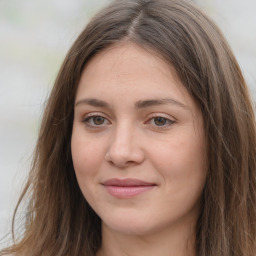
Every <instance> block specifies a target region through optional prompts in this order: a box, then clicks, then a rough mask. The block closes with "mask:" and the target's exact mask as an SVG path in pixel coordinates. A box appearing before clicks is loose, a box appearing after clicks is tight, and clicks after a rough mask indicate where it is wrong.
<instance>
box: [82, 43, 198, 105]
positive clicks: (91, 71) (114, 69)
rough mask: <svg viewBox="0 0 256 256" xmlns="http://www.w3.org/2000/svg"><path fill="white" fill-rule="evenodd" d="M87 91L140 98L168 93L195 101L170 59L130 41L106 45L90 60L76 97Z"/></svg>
mask: <svg viewBox="0 0 256 256" xmlns="http://www.w3.org/2000/svg"><path fill="white" fill-rule="evenodd" d="M86 94H93V95H92V96H96V97H97V96H100V97H107V96H108V95H111V96H112V98H113V97H124V98H127V97H128V96H129V97H130V98H131V99H136V100H137V101H138V100H143V99H141V97H145V98H152V97H157V98H166V97H167V96H168V95H169V96H172V97H178V98H179V100H181V99H182V100H183V101H185V102H186V101H188V102H189V105H190V104H191V102H192V101H193V100H192V98H191V96H190V95H189V93H188V92H187V90H186V89H185V87H184V86H183V84H182V83H181V81H180V80H179V78H178V76H177V74H176V71H175V69H174V67H173V66H172V65H171V64H170V63H167V62H166V61H165V60H164V59H163V58H161V57H160V56H159V55H158V54H156V53H155V52H154V51H152V50H148V49H144V48H142V47H140V46H138V45H136V44H134V43H130V42H124V43H118V44H115V45H113V46H111V47H109V48H107V49H104V50H103V51H101V52H99V53H98V54H97V55H95V56H94V57H93V58H92V59H91V60H90V61H89V62H88V63H87V65H86V66H85V68H84V70H83V73H82V76H81V79H80V82H79V86H78V91H77V98H80V97H81V96H83V95H84V96H85V95H86ZM90 96H91V95H90ZM126 96H127V97H126ZM136 97H137V98H136ZM185 102H184V103H185Z"/></svg>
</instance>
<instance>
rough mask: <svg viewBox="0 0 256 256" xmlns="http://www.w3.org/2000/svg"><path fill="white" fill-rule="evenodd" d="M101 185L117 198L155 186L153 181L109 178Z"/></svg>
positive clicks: (134, 194) (139, 192)
mask: <svg viewBox="0 0 256 256" xmlns="http://www.w3.org/2000/svg"><path fill="white" fill-rule="evenodd" d="M102 185H103V186H104V187H105V189H106V190H107V192H108V193H109V194H110V195H112V196H114V197H117V198H131V197H134V196H137V195H139V194H141V193H144V192H146V191H149V190H151V189H153V188H154V187H156V184H155V183H150V182H146V181H142V180H137V179H110V180H106V181H105V182H103V183H102Z"/></svg>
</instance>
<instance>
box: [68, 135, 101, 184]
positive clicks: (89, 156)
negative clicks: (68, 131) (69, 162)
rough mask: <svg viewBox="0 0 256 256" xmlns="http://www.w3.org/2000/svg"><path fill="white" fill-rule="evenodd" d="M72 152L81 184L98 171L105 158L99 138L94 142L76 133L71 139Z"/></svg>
mask: <svg viewBox="0 0 256 256" xmlns="http://www.w3.org/2000/svg"><path fill="white" fill-rule="evenodd" d="M71 153H72V159H73V165H74V169H75V173H76V176H77V180H78V183H79V184H81V183H86V181H88V179H90V178H92V177H93V176H95V175H96V174H97V173H98V170H99V169H100V166H101V164H102V161H103V159H104V152H103V149H102V146H101V144H100V143H97V140H96V141H94V143H92V142H90V140H88V139H86V138H83V137H82V136H78V135H77V134H76V133H74V134H73V135H72V139H71Z"/></svg>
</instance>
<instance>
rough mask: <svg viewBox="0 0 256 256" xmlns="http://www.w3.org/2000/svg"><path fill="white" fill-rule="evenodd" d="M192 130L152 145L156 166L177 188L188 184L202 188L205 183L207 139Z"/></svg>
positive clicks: (167, 180)
mask: <svg viewBox="0 0 256 256" xmlns="http://www.w3.org/2000/svg"><path fill="white" fill-rule="evenodd" d="M192 131H193V130H192ZM192 131H191V132H183V133H182V134H178V133H177V134H175V136H173V137H172V138H170V139H169V140H166V141H165V142H164V144H163V143H162V144H161V145H155V146H154V147H151V148H152V151H151V155H152V159H154V160H153V164H154V167H155V168H156V169H157V170H158V171H159V173H160V174H161V175H162V177H163V179H164V180H165V181H166V182H169V183H171V184H172V187H173V188H175V189H178V187H180V188H181V189H184V187H186V186H188V187H190V188H193V187H195V188H196V187H199V190H200V189H201V187H202V186H203V185H204V181H205V177H206V169H207V164H206V162H207V161H206V147H205V140H204V137H203V135H200V134H195V133H194V132H192ZM153 151H154V152H153Z"/></svg>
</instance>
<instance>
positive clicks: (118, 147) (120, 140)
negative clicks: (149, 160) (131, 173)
mask: <svg viewBox="0 0 256 256" xmlns="http://www.w3.org/2000/svg"><path fill="white" fill-rule="evenodd" d="M140 137H141V136H139V134H138V131H136V127H132V126H131V125H127V124H124V125H122V126H121V125H120V126H119V127H116V129H115V131H113V134H112V136H111V138H110V142H109V147H108V150H107V152H106V156H105V159H106V161H108V162H109V163H111V164H113V165H115V166H117V167H119V168H125V167H128V166H133V165H138V164H141V163H142V162H143V161H144V158H145V156H144V151H143V149H142V145H141V144H142V143H141V138H140Z"/></svg>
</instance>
